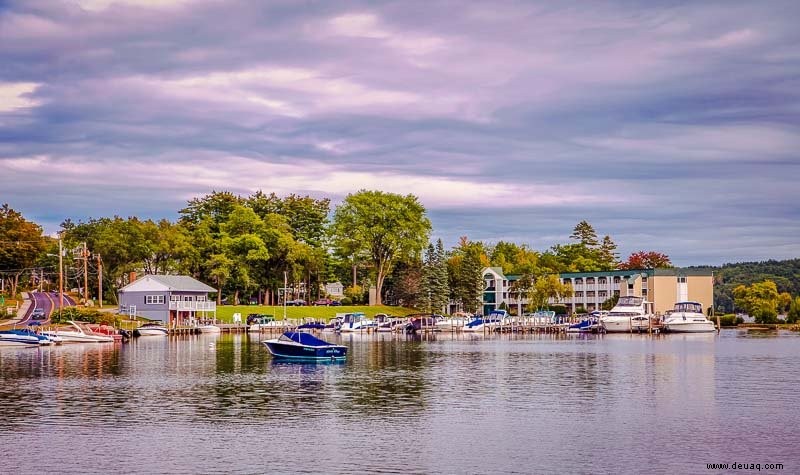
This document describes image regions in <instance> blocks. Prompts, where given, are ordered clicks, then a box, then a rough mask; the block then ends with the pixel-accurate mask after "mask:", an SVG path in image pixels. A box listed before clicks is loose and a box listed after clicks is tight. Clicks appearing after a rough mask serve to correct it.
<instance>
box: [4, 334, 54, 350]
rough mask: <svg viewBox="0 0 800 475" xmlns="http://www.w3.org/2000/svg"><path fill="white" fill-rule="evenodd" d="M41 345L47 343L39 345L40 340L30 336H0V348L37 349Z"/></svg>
mask: <svg viewBox="0 0 800 475" xmlns="http://www.w3.org/2000/svg"><path fill="white" fill-rule="evenodd" d="M43 344H48V343H41V342H40V340H39V339H38V338H36V337H32V336H24V335H14V334H0V346H17V347H21V346H35V347H38V346H40V345H43Z"/></svg>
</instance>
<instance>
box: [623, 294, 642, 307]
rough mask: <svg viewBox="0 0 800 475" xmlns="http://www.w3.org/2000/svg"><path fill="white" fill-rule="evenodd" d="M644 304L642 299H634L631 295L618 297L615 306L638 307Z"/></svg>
mask: <svg viewBox="0 0 800 475" xmlns="http://www.w3.org/2000/svg"><path fill="white" fill-rule="evenodd" d="M642 302H644V298H642V297H636V296H633V295H626V296H624V297H620V298H619V301H618V302H617V306H619V307H638V306H640V305H642Z"/></svg>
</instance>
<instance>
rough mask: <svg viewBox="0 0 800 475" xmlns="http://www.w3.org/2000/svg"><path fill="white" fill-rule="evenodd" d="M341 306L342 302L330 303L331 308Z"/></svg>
mask: <svg viewBox="0 0 800 475" xmlns="http://www.w3.org/2000/svg"><path fill="white" fill-rule="evenodd" d="M341 304H342V302H339V301H338V300H332V301H331V307H338V306H340V305H341Z"/></svg>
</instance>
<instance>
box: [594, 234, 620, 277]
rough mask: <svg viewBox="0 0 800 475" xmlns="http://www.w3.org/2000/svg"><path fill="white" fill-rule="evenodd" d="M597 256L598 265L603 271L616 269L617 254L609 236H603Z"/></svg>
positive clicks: (615, 246)
mask: <svg viewBox="0 0 800 475" xmlns="http://www.w3.org/2000/svg"><path fill="white" fill-rule="evenodd" d="M599 254H600V255H599V260H600V264H601V265H602V266H603V270H610V269H614V268H616V267H617V264H618V261H619V254H618V253H617V245H616V244H615V243H614V241H612V240H611V236H608V235H606V236H603V242H602V243H601V244H600V251H599Z"/></svg>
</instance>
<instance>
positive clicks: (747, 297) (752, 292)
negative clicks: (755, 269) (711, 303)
mask: <svg viewBox="0 0 800 475" xmlns="http://www.w3.org/2000/svg"><path fill="white" fill-rule="evenodd" d="M733 298H734V304H735V305H736V306H737V307H739V308H741V309H742V310H744V311H745V312H747V313H748V314H749V315H750V316H752V317H753V318H755V320H756V323H774V322H775V320H776V319H777V316H778V302H779V297H778V287H777V286H776V285H775V282H772V281H771V280H765V281H763V282H756V283H755V284H753V285H750V286H745V285H740V286H738V287H736V288H735V289H733Z"/></svg>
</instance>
